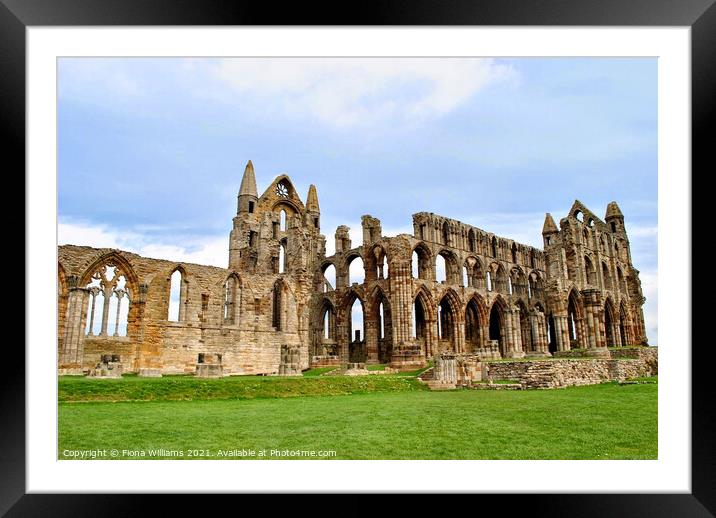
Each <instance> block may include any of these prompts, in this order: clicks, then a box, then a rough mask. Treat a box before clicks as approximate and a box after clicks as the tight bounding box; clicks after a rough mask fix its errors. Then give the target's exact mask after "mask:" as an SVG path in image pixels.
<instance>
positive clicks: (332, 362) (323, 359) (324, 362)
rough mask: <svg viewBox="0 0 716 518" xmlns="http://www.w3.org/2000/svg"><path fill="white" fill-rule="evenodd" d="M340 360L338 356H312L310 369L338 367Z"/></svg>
mask: <svg viewBox="0 0 716 518" xmlns="http://www.w3.org/2000/svg"><path fill="white" fill-rule="evenodd" d="M340 366H341V358H340V357H339V356H332V355H331V356H313V357H312V358H311V368H312V369H318V368H320V367H340Z"/></svg>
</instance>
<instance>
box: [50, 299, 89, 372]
mask: <svg viewBox="0 0 716 518" xmlns="http://www.w3.org/2000/svg"><path fill="white" fill-rule="evenodd" d="M88 302H89V290H87V289H84V288H77V287H73V288H70V290H69V294H68V297H67V316H66V320H65V322H66V324H65V336H64V337H63V340H62V350H61V351H60V358H59V362H58V368H59V370H60V372H61V373H66V374H70V373H72V374H81V373H82V358H83V356H84V327H85V322H86V316H85V315H86V312H85V308H86V307H87V303H88Z"/></svg>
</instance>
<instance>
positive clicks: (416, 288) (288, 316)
mask: <svg viewBox="0 0 716 518" xmlns="http://www.w3.org/2000/svg"><path fill="white" fill-rule="evenodd" d="M413 228H414V232H413V234H400V235H397V236H393V237H389V236H384V235H383V233H382V228H381V222H380V220H378V219H377V218H374V217H372V216H363V217H362V236H363V239H362V243H360V244H358V245H357V246H354V245H353V243H352V242H351V238H350V234H349V229H348V227H346V226H339V227H338V228H337V230H336V232H335V235H334V239H335V253H334V254H333V255H331V256H326V254H325V248H326V247H325V242H326V237H325V236H324V235H322V234H321V233H320V209H319V205H318V195H317V191H316V188H315V186H311V187H310V189H309V191H308V196H307V198H306V202H305V203H304V202H303V200H302V199H301V198H300V197H299V195H298V193H297V192H296V190H295V189H294V186H293V184H292V182H291V180H290V178H289V177H287V176H285V175H282V176H279V177H277V178H276V179H274V181H273V182H272V183H271V184H270V185H269V187H268V188H267V189H266V191H265V192H264V193H263V194H262V195H261V196H259V195H258V192H257V190H256V180H255V176H254V171H253V164H251V162H249V164H248V165H247V167H246V170H245V172H244V177H243V179H242V182H241V187H240V190H239V195H238V204H237V214H236V217H235V218H234V221H233V228H232V231H231V235H230V239H229V264H228V268H218V267H212V266H202V265H196V264H189V263H183V262H172V261H168V260H157V259H149V258H144V257H140V256H138V255H136V254H132V253H129V252H125V251H120V250H114V249H95V248H90V247H86V246H76V245H63V246H60V247H59V264H58V290H59V294H58V295H59V315H60V316H59V320H58V331H59V343H58V362H59V368H60V372H65V373H68V372H74V373H80V372H85V373H86V372H87V371H88V370H89V369H91V368H92V367H93V366H94V365H95V364H96V363H97V362H98V361H99V359H100V358H101V357H103V356H104V355H110V354H111V355H113V356H117V357H119V359H120V360H119V361H121V363H122V366H123V368H124V371H125V372H127V371H130V372H138V373H140V374H141V375H161V374H170V373H190V372H194V368H195V365H196V363H197V362H198V361H200V360H199V358H206V357H208V356H211V357H215V358H220V361H221V363H222V365H223V372H224V374H225V375H226V374H277V373H278V372H279V371H281V372H283V371H284V370H285V369H283V370H282V369H280V368H279V367H280V365H281V361H282V360H281V358H282V354H281V351H282V350H284V351H285V350H290V351H292V352H291V354H290V356H291V357H293V358H299V360H298V361H299V363H300V368H301V369H305V368H308V367H309V366H311V365H314V366H316V365H332V364H343V363H348V362H358V363H389V364H391V365H392V366H394V367H396V368H401V367H403V366H405V365H408V364H409V365H415V364H416V363H415V362H416V361H418V362H422V363H423V364H424V363H425V362H426V361H427V360H428V359H430V358H432V357H433V356H434V355H436V354H439V353H442V352H455V353H465V354H475V355H478V356H479V357H481V358H484V359H492V358H519V357H525V356H533V357H547V356H553V355H555V356H557V355H562V354H571V352H573V350H574V349H577V350H578V351H581V352H582V353H583V354H585V355H594V356H604V355H608V354H609V353H608V347H620V346H627V345H629V346H633V345H646V344H647V339H646V334H645V327H644V318H643V313H642V306H643V303H644V297H643V295H642V292H641V284H640V282H639V277H638V271H637V270H636V269H635V268H634V266H633V265H632V263H631V255H630V251H629V241H628V239H627V234H626V229H625V227H624V216H623V215H622V214H621V211H620V210H619V208H618V206H617V205H616V203H614V202H612V203H610V204H609V206H608V207H607V211H606V216H605V218H604V221H602V220H601V219H600V218H598V217H597V216H596V215H594V214H593V213H592V212H590V211H589V209H587V208H586V207H584V206H583V205H582V204H581V203H580V202H579V201H576V202H575V204H574V205H573V207H572V208H571V209H570V211H569V213H568V214H567V216H566V217H565V218H563V219H562V220H561V221H560V224H559V227H558V226H557V224H556V222H555V221H554V220H553V219H552V216H551V215H549V214H547V216H546V218H545V224H544V228H543V232H542V237H543V244H544V248H543V249H539V248H536V247H532V246H528V245H524V244H521V243H518V242H515V241H514V240H511V239H508V238H503V237H500V236H496V235H494V234H491V233H489V232H486V231H483V230H481V229H479V228H477V227H473V226H470V225H468V224H466V223H463V222H460V221H456V220H452V219H449V218H445V217H442V216H438V215H435V214H432V213H417V214H414V215H413ZM287 348H288V349H287ZM406 358H409V360H406ZM416 359H417V360H416Z"/></svg>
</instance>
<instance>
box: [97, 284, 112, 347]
mask: <svg viewBox="0 0 716 518" xmlns="http://www.w3.org/2000/svg"><path fill="white" fill-rule="evenodd" d="M102 294H103V295H104V301H103V302H104V304H103V305H102V330H101V331H100V332H99V334H100V336H107V322H108V321H109V301H110V299H111V298H112V289H111V288H105V289H103V290H102Z"/></svg>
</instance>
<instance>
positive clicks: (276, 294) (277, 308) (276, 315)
mask: <svg viewBox="0 0 716 518" xmlns="http://www.w3.org/2000/svg"><path fill="white" fill-rule="evenodd" d="M272 317H273V318H272V325H273V327H274V328H275V329H276V331H281V328H282V321H283V289H282V285H281V283H280V282H279V281H276V282H275V283H274V285H273V315H272Z"/></svg>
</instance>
